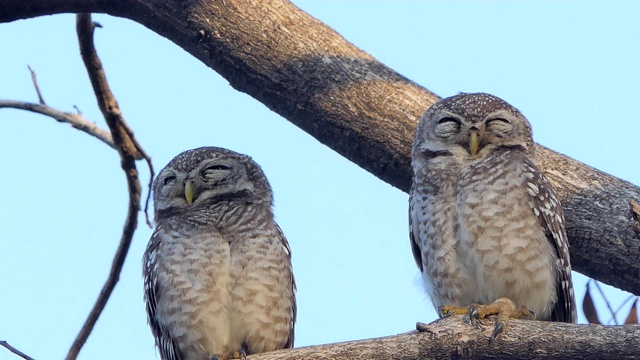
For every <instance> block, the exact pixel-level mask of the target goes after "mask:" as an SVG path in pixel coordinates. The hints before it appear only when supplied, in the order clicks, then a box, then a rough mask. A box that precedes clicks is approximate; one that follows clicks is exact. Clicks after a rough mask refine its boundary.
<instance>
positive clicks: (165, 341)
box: [142, 228, 184, 360]
mask: <svg viewBox="0 0 640 360" xmlns="http://www.w3.org/2000/svg"><path fill="white" fill-rule="evenodd" d="M160 237H161V235H159V234H158V228H156V230H155V231H154V232H153V235H151V241H149V245H148V246H147V249H146V251H145V252H144V257H143V260H142V267H143V271H142V274H143V276H144V300H145V304H146V308H147V319H148V321H149V325H150V326H151V331H152V332H153V337H154V338H155V340H156V346H158V351H159V352H160V358H162V360H183V359H184V358H183V356H182V352H181V351H180V349H179V348H178V344H177V343H176V342H175V341H174V340H173V339H172V338H171V335H170V334H169V331H168V330H167V329H166V328H165V327H164V326H162V325H161V324H160V323H159V322H158V319H157V317H156V303H157V302H156V299H157V298H158V296H160V295H161V294H160V287H159V285H158V282H157V272H156V271H155V267H156V256H157V254H158V246H159V245H160V241H161V238H160Z"/></svg>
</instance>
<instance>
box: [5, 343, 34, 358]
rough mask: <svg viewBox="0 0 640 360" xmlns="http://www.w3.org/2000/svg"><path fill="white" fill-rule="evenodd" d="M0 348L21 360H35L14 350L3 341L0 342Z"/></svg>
mask: <svg viewBox="0 0 640 360" xmlns="http://www.w3.org/2000/svg"><path fill="white" fill-rule="evenodd" d="M0 346H2V347H5V348H6V349H7V350H9V351H11V352H12V353H14V354H16V355H18V356H19V357H21V358H23V359H25V360H35V359H34V358H32V357H31V356H29V355H27V354H25V353H23V352H22V351H20V350H18V349H16V348H14V347H13V346H11V345H9V343H8V342H6V341H4V340H0Z"/></svg>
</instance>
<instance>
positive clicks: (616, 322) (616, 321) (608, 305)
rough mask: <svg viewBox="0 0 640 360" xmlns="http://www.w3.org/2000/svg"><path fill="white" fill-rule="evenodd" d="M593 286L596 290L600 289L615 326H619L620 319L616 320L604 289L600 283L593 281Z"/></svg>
mask: <svg viewBox="0 0 640 360" xmlns="http://www.w3.org/2000/svg"><path fill="white" fill-rule="evenodd" d="M593 284H594V285H595V286H596V289H598V291H599V292H600V295H601V296H602V299H604V303H605V304H606V305H607V309H609V312H610V313H611V318H612V320H613V323H614V324H615V325H618V319H616V313H615V312H614V311H613V307H611V304H610V303H609V300H608V299H607V296H606V295H605V294H604V291H602V288H601V287H600V283H598V282H597V281H593ZM609 322H611V320H609Z"/></svg>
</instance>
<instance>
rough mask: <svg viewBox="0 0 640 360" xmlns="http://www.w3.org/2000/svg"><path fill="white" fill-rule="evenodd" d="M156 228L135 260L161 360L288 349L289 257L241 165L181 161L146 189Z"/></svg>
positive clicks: (257, 180) (212, 151) (262, 193)
mask: <svg viewBox="0 0 640 360" xmlns="http://www.w3.org/2000/svg"><path fill="white" fill-rule="evenodd" d="M153 194H154V207H155V222H156V228H155V231H154V232H153V235H152V236H151V240H150V241H149V245H148V247H147V249H146V251H145V254H144V258H143V276H144V294H145V296H144V297H145V302H146V308H147V315H148V320H149V325H150V326H151V331H152V333H153V336H154V337H155V340H156V345H157V347H158V349H159V352H160V356H161V358H162V359H163V360H183V359H185V360H186V359H189V360H211V359H219V360H224V359H230V358H242V357H244V356H246V355H250V354H255V353H261V352H267V351H274V350H278V349H283V348H290V347H293V338H294V323H295V320H296V301H295V282H294V278H293V272H292V267H291V251H290V249H289V244H288V243H287V240H286V239H285V237H284V235H283V234H282V231H281V230H280V227H278V225H277V224H276V222H275V221H274V215H273V210H272V206H273V195H272V192H271V187H270V185H269V183H268V181H267V178H266V177H265V175H264V173H263V172H262V169H261V168H260V166H258V164H256V163H255V162H254V161H253V160H252V159H251V158H250V157H248V156H246V155H242V154H238V153H236V152H233V151H230V150H226V149H222V148H216V147H203V148H198V149H194V150H189V151H185V152H183V153H181V154H179V155H178V156H176V157H175V158H174V159H173V160H171V161H170V162H169V164H167V166H166V167H165V168H164V169H162V171H160V173H159V174H158V177H157V178H156V180H155V181H154V185H153Z"/></svg>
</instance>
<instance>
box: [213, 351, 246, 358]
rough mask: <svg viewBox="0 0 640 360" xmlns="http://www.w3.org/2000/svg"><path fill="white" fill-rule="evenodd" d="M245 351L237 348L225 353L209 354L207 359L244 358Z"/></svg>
mask: <svg viewBox="0 0 640 360" xmlns="http://www.w3.org/2000/svg"><path fill="white" fill-rule="evenodd" d="M246 358H247V353H246V352H245V351H244V349H238V350H234V351H230V352H228V353H226V354H221V355H211V357H210V358H209V360H230V359H246Z"/></svg>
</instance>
